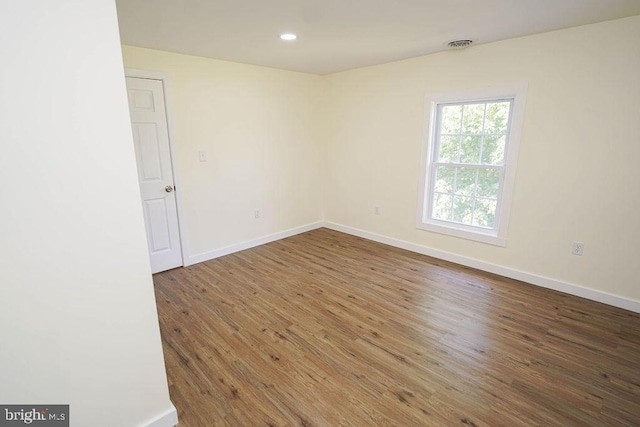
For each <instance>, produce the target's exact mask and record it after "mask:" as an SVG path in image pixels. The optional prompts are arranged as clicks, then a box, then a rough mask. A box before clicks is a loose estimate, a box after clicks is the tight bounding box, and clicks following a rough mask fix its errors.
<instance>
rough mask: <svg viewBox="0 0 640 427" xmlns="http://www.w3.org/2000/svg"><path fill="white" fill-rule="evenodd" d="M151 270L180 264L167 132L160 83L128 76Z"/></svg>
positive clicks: (159, 269) (180, 253) (130, 110)
mask: <svg viewBox="0 0 640 427" xmlns="http://www.w3.org/2000/svg"><path fill="white" fill-rule="evenodd" d="M127 93H128V97H129V112H130V114H131V128H132V131H133V141H134V145H135V152H136V161H137V164H138V180H139V183H140V192H141V194H142V206H143V209H144V218H145V226H146V230H147V244H148V246H149V257H150V259H151V270H152V272H153V273H157V272H160V271H164V270H169V269H171V268H175V267H179V266H181V265H183V264H182V251H181V248H180V231H179V227H178V211H177V206H176V196H175V191H174V189H175V187H174V182H173V169H172V163H171V150H170V148H169V130H168V127H167V116H166V107H165V104H164V92H163V86H162V81H160V80H153V79H143V78H134V77H127Z"/></svg>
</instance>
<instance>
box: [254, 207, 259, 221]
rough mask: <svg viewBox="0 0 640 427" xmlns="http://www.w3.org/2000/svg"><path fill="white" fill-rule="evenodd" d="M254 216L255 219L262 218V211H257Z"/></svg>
mask: <svg viewBox="0 0 640 427" xmlns="http://www.w3.org/2000/svg"><path fill="white" fill-rule="evenodd" d="M253 216H254V217H255V219H258V218H260V210H259V209H256V211H255V212H254V213H253Z"/></svg>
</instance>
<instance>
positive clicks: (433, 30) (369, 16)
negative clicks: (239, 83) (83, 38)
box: [116, 0, 640, 74]
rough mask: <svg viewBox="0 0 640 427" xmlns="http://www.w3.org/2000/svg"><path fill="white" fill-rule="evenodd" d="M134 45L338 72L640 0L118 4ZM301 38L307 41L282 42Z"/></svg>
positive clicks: (571, 20) (126, 39) (588, 19)
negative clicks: (286, 36)
mask: <svg viewBox="0 0 640 427" xmlns="http://www.w3.org/2000/svg"><path fill="white" fill-rule="evenodd" d="M116 3H117V7H118V19H119V22H120V35H121V38H122V42H123V43H124V44H127V45H132V46H140V47H147V48H151V49H159V50H165V51H170V52H179V53H185V54H190V55H197V56H204V57H209V58H216V59H223V60H228V61H235V62H241V63H246V64H255V65H262V66H266V67H274V68H281V69H286V70H292V71H301V72H305V73H313V74H329V73H334V72H338V71H344V70H348V69H352V68H358V67H363V66H368V65H374V64H382V63H386V62H391V61H397V60H401V59H406V58H411V57H415V56H420V55H425V54H429V53H434V52H438V51H442V50H445V49H446V46H445V44H446V42H448V41H451V40H456V39H472V40H473V41H474V44H482V43H490V42H493V41H497V40H504V39H509V38H513V37H519V36H524V35H529V34H535V33H541V32H546V31H552V30H557V29H561V28H569V27H574V26H578V25H584V24H590V23H595V22H600V21H606V20H610V19H617V18H622V17H627V16H632V15H639V14H640V0H116ZM284 32H293V33H296V34H297V35H298V40H296V41H293V42H284V41H281V40H280V39H279V38H278V36H279V34H281V33H284Z"/></svg>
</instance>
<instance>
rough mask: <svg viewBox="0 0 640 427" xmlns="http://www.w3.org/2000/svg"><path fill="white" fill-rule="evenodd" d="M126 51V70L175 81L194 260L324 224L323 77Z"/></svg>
mask: <svg viewBox="0 0 640 427" xmlns="http://www.w3.org/2000/svg"><path fill="white" fill-rule="evenodd" d="M122 50H123V57H124V63H125V66H126V67H129V68H134V69H143V70H151V71H161V72H165V73H167V74H168V75H169V83H170V87H169V89H170V96H171V99H172V101H173V102H172V111H171V113H172V114H173V119H174V120H173V121H174V125H175V136H176V138H175V139H176V140H175V146H176V149H177V170H178V173H179V175H180V184H181V188H178V191H182V197H183V201H184V205H183V206H184V210H183V214H184V216H185V222H186V229H187V230H186V233H187V247H188V252H189V255H190V256H191V257H195V258H197V259H202V258H203V257H204V258H206V256H207V254H214V253H216V251H217V250H220V249H221V248H225V247H228V246H231V245H236V244H239V243H242V242H246V241H251V240H255V239H259V238H261V237H264V236H268V235H271V234H274V233H280V232H282V231H284V230H288V229H293V228H297V227H301V226H306V225H308V224H311V223H314V222H317V221H318V220H320V219H321V203H322V201H321V163H320V161H319V159H320V158H321V156H322V145H321V143H320V141H319V139H318V136H317V126H318V125H319V124H320V121H319V120H318V114H319V108H318V104H319V99H320V94H321V92H320V89H321V84H320V82H321V77H319V76H313V75H309V74H303V73H294V72H289V71H282V70H276V69H271V68H264V67H257V66H253V65H244V64H237V63H232V62H226V61H218V60H213V59H206V58H200V57H194V56H188V55H180V54H175V53H169V52H162V51H156V50H149V49H141V48H136V47H130V46H123V48H122ZM199 151H206V152H207V157H208V161H207V162H199V160H198V152H199ZM257 209H259V210H260V211H261V218H260V219H255V217H254V211H255V210H257ZM202 254H204V255H202ZM201 255H202V256H201Z"/></svg>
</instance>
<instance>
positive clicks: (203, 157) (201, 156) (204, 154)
mask: <svg viewBox="0 0 640 427" xmlns="http://www.w3.org/2000/svg"><path fill="white" fill-rule="evenodd" d="M198 159H199V160H200V161H201V162H206V161H207V152H206V151H198Z"/></svg>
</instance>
